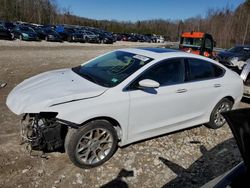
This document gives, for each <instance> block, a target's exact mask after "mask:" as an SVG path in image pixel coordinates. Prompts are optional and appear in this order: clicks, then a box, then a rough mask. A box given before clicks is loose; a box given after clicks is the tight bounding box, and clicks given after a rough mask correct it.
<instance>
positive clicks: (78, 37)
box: [55, 26, 85, 42]
mask: <svg viewBox="0 0 250 188" xmlns="http://www.w3.org/2000/svg"><path fill="white" fill-rule="evenodd" d="M55 31H56V32H57V33H58V34H59V35H60V36H61V39H62V40H64V41H68V42H85V39H84V38H83V35H82V33H81V32H79V30H76V29H74V28H70V27H65V26H57V27H56V29H55Z"/></svg>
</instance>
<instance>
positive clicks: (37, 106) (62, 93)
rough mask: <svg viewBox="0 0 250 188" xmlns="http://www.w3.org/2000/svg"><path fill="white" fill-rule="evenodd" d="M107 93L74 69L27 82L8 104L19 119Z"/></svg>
mask: <svg viewBox="0 0 250 188" xmlns="http://www.w3.org/2000/svg"><path fill="white" fill-rule="evenodd" d="M106 90H107V88H105V87H102V86H99V85H97V84H95V83H92V82H90V81H88V80H86V79H84V78H82V77H81V76H79V75H78V74H76V73H74V72H73V71H72V70H71V69H61V70H54V71H49V72H45V73H42V74H39V75H37V76H34V77H31V78H29V79H27V80H24V81H23V82H22V83H20V84H19V85H17V86H16V87H15V88H14V89H13V90H12V91H11V92H10V94H9V95H8V97H7V101H6V104H7V106H8V107H9V109H10V110H11V111H12V112H14V113H15V114H18V115H20V114H22V113H39V112H40V111H43V110H44V109H47V110H48V108H49V107H51V106H54V105H56V104H61V103H65V102H71V101H75V100H82V99H87V98H93V97H97V96H99V95H101V94H103V93H104V92H105V91H106Z"/></svg>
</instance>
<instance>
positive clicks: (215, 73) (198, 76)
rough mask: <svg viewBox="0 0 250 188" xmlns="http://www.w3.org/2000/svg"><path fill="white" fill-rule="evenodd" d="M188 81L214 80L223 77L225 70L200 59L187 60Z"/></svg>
mask: <svg viewBox="0 0 250 188" xmlns="http://www.w3.org/2000/svg"><path fill="white" fill-rule="evenodd" d="M188 67H189V81H197V80H207V79H214V78H218V77H221V76H223V75H224V72H225V70H224V69H222V68H221V67H219V66H218V65H215V64H213V63H210V62H208V61H204V60H201V59H194V58H193V59H188Z"/></svg>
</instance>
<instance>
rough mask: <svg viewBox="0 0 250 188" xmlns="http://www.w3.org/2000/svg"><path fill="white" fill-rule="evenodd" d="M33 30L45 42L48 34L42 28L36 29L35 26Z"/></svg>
mask: <svg viewBox="0 0 250 188" xmlns="http://www.w3.org/2000/svg"><path fill="white" fill-rule="evenodd" d="M32 29H33V30H34V31H35V32H36V34H37V36H38V38H39V39H40V40H45V37H46V33H45V32H44V30H43V28H42V27H34V26H33V27H32Z"/></svg>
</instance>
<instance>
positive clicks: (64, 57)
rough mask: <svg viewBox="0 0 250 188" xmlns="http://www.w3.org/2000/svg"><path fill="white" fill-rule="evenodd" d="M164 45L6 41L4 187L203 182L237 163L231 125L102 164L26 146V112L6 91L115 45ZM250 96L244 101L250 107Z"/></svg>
mask: <svg viewBox="0 0 250 188" xmlns="http://www.w3.org/2000/svg"><path fill="white" fill-rule="evenodd" d="M158 45H159V44H148V43H127V42H117V43H115V44H114V45H103V44H102V45H96V44H81V43H47V42H23V41H19V40H17V41H0V65H1V69H0V81H4V82H7V83H8V85H7V86H6V87H5V88H2V89H0V112H1V114H0V126H1V129H0V187H25V188H26V187H65V188H66V187H105V188H106V187H131V188H132V187H189V188H190V187H199V186H201V185H203V184H204V183H206V182H208V181H209V180H211V179H212V178H214V177H216V176H218V175H221V174H223V173H224V172H226V171H227V170H228V169H230V168H232V167H233V166H235V165H236V164H237V163H239V161H241V157H240V154H239V151H238V148H237V146H236V144H235V140H234V138H233V137H232V134H231V132H230V130H229V128H228V126H227V125H225V126H224V127H222V128H220V129H218V130H211V129H207V128H206V127H204V126H199V127H195V128H192V129H189V130H184V131H180V132H176V133H172V134H168V135H164V136H161V137H158V138H154V139H150V140H147V141H144V142H139V143H136V144H132V145H130V146H127V147H124V148H119V149H118V150H117V152H116V154H115V155H114V156H113V158H111V159H110V160H109V161H108V162H107V163H105V164H104V165H102V166H101V167H97V168H94V169H88V170H83V169H79V168H77V167H75V166H74V165H73V164H72V163H71V162H70V161H69V159H68V158H67V155H66V154H65V153H50V154H48V156H47V158H41V157H39V156H38V154H39V153H35V154H34V156H30V155H29V154H28V153H27V151H26V150H25V148H24V146H20V137H19V127H18V124H19V120H20V117H18V116H16V115H14V114H13V113H11V112H10V111H9V110H8V109H7V107H6V105H5V101H6V96H7V95H8V93H9V92H10V90H11V89H13V88H14V87H15V86H16V85H17V84H18V83H20V82H21V81H22V80H24V79H25V78H28V77H30V76H33V75H36V74H38V73H41V72H44V71H47V70H52V69H58V68H67V67H73V66H76V65H78V64H80V63H81V62H84V61H86V60H88V59H90V58H93V57H95V56H97V55H99V54H102V53H104V52H107V51H110V50H112V49H117V48H124V47H129V46H130V47H135V46H158ZM248 103H249V101H244V102H242V103H241V107H247V106H249V105H248Z"/></svg>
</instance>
